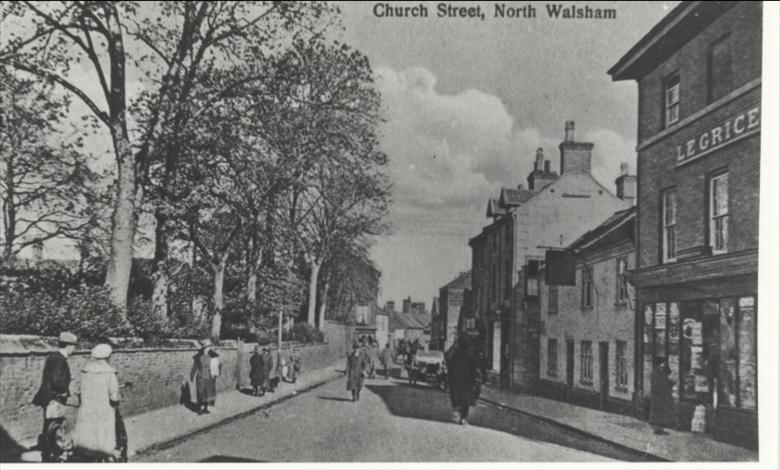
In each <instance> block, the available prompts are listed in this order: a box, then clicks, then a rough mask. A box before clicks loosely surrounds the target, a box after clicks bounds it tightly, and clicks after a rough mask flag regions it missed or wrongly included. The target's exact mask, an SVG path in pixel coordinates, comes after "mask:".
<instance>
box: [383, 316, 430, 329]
mask: <svg viewBox="0 0 780 470" xmlns="http://www.w3.org/2000/svg"><path fill="white" fill-rule="evenodd" d="M430 323H431V316H430V315H429V314H425V315H413V314H411V313H401V312H391V313H390V320H389V321H388V324H389V325H390V329H391V330H406V329H415V330H422V329H425V328H427V327H428V325H430Z"/></svg>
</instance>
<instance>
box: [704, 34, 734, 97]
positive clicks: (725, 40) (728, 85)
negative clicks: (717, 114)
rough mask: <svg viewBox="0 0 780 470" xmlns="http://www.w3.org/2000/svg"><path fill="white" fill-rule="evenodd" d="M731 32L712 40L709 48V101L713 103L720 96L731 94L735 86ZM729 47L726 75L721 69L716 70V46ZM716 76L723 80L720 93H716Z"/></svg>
mask: <svg viewBox="0 0 780 470" xmlns="http://www.w3.org/2000/svg"><path fill="white" fill-rule="evenodd" d="M730 39H731V33H730V32H729V33H726V34H724V35H722V36H720V37H719V38H718V39H716V40H714V41H712V43H710V46H709V48H708V49H707V103H708V104H709V103H712V102H714V101H716V100H718V99H719V98H722V97H724V96H726V95H728V94H729V92H730V91H731V90H732V89H733V87H734V67H733V61H732V54H731V53H732V51H731V41H730ZM723 45H725V47H726V48H727V51H726V55H725V57H728V64H727V67H728V76H727V77H726V76H725V75H724V74H723V73H722V72H721V71H720V70H718V71H716V70H715V63H714V58H715V48H716V47H718V46H723ZM716 78H718V79H720V80H723V81H722V82H720V83H722V86H723V90H721V91H720V92H719V93H715V91H716V90H715V86H714V85H715V80H716Z"/></svg>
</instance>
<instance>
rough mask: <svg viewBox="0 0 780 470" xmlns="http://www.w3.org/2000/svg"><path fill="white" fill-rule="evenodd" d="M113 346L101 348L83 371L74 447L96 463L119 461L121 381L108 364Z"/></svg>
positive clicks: (99, 346)
mask: <svg viewBox="0 0 780 470" xmlns="http://www.w3.org/2000/svg"><path fill="white" fill-rule="evenodd" d="M111 353H112V350H111V346H109V345H107V344H99V345H97V346H95V347H94V348H93V349H92V353H91V359H90V361H89V362H88V363H87V365H86V366H84V368H83V369H82V370H81V393H80V394H81V406H80V407H79V411H78V417H77V420H76V427H75V429H74V431H73V445H74V447H75V449H76V451H77V452H78V453H79V454H81V455H84V456H87V457H92V458H94V459H97V460H103V459H109V458H116V457H118V447H119V446H117V434H116V424H117V422H116V407H117V406H118V405H119V381H118V380H117V377H116V371H115V370H114V368H113V367H111V366H110V365H109V364H108V359H109V357H110V356H111Z"/></svg>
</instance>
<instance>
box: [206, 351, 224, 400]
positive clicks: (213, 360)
mask: <svg viewBox="0 0 780 470" xmlns="http://www.w3.org/2000/svg"><path fill="white" fill-rule="evenodd" d="M208 354H209V358H210V360H209V372H210V379H211V381H212V382H213V383H212V384H211V385H209V386H210V387H213V389H214V398H215V400H214V403H213V404H214V405H216V404H217V402H216V396H217V379H218V378H219V376H220V374H222V362H221V361H220V360H219V353H218V352H217V351H216V350H215V349H213V348H211V349H209V353H208Z"/></svg>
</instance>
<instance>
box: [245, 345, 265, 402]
mask: <svg viewBox="0 0 780 470" xmlns="http://www.w3.org/2000/svg"><path fill="white" fill-rule="evenodd" d="M249 380H250V382H251V384H252V393H253V394H254V396H256V397H262V396H264V395H265V390H263V384H264V383H265V365H264V364H263V354H262V352H261V351H260V346H255V350H254V352H253V353H252V357H250V358H249Z"/></svg>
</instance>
